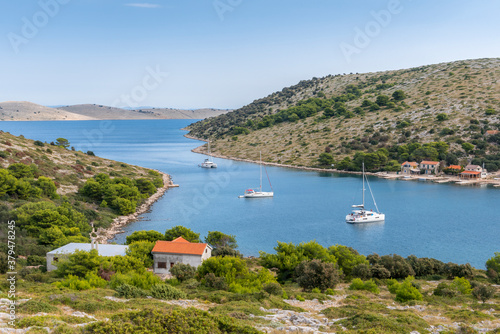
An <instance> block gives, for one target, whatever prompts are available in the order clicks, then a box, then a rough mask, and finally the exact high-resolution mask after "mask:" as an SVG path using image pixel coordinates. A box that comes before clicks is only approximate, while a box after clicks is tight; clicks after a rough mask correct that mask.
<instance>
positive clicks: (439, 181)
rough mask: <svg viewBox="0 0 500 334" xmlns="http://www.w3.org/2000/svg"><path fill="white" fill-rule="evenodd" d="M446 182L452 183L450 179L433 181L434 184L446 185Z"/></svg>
mask: <svg viewBox="0 0 500 334" xmlns="http://www.w3.org/2000/svg"><path fill="white" fill-rule="evenodd" d="M448 182H452V180H451V179H437V180H434V183H448Z"/></svg>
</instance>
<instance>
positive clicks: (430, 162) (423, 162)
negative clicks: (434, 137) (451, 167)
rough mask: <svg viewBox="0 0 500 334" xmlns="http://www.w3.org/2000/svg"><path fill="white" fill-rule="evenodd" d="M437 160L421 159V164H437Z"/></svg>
mask: <svg viewBox="0 0 500 334" xmlns="http://www.w3.org/2000/svg"><path fill="white" fill-rule="evenodd" d="M438 163H439V162H437V161H422V162H421V164H424V165H437V164H438Z"/></svg>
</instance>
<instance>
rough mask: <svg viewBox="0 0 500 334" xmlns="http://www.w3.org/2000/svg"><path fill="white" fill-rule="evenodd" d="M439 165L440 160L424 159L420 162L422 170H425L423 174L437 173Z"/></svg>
mask: <svg viewBox="0 0 500 334" xmlns="http://www.w3.org/2000/svg"><path fill="white" fill-rule="evenodd" d="M438 167H439V162H437V161H426V160H424V161H422V162H421V163H420V170H423V171H424V172H423V174H426V175H427V174H437V172H438Z"/></svg>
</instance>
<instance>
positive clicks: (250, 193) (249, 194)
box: [239, 152, 274, 198]
mask: <svg viewBox="0 0 500 334" xmlns="http://www.w3.org/2000/svg"><path fill="white" fill-rule="evenodd" d="M259 154H260V186H259V190H258V191H256V190H255V189H250V188H249V189H246V190H245V194H244V195H241V196H239V197H240V198H264V197H274V192H273V191H262V152H259ZM266 173H267V172H266ZM268 179H269V177H268ZM269 186H271V190H273V187H272V185H271V181H269Z"/></svg>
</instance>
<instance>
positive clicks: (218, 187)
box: [0, 120, 500, 268]
mask: <svg viewBox="0 0 500 334" xmlns="http://www.w3.org/2000/svg"><path fill="white" fill-rule="evenodd" d="M191 122H193V120H139V121H138V120H120V121H42V122H40V121H37V122H1V123H0V129H1V130H3V131H8V132H11V133H12V134H14V135H21V134H22V135H24V136H25V137H26V138H31V139H38V140H42V141H47V142H51V141H55V140H56V139H57V138H58V137H63V138H66V139H68V140H69V141H70V143H71V146H74V147H75V148H76V149H77V150H80V149H81V150H83V151H84V152H86V151H87V150H90V151H93V152H94V153H95V154H96V155H97V156H100V157H103V158H108V159H113V160H117V161H121V162H126V163H129V164H135V165H140V166H144V167H148V168H154V169H158V170H161V171H163V172H166V173H168V174H170V175H171V176H172V179H173V181H174V183H176V184H179V186H180V187H179V188H172V189H169V190H168V191H167V192H166V193H165V195H164V196H163V197H162V198H161V199H160V200H159V201H157V202H156V203H155V204H154V205H153V206H152V207H151V209H150V210H149V212H147V213H145V214H143V215H142V217H141V218H140V219H139V220H138V221H136V222H133V223H131V224H130V225H128V226H126V227H125V229H124V233H123V234H120V235H118V236H117V237H116V238H115V240H114V241H116V242H118V243H123V242H124V241H125V237H126V236H127V235H129V234H130V233H132V232H133V231H137V230H157V231H160V232H164V231H165V230H167V229H169V228H171V227H173V226H176V225H183V226H186V227H188V228H190V229H192V230H193V231H195V232H199V233H200V234H201V237H202V239H203V238H204V236H206V234H207V233H208V231H221V232H224V233H226V234H232V235H235V236H236V239H237V242H238V245H239V250H240V251H241V252H242V253H243V254H244V255H247V256H248V255H254V256H258V254H259V251H265V252H273V251H274V250H273V247H275V246H276V245H277V242H278V241H280V242H287V243H288V242H293V243H295V244H298V243H300V242H308V241H310V240H316V241H317V242H318V243H320V244H321V245H323V246H327V247H328V246H330V245H334V244H341V245H346V246H350V247H353V248H354V249H357V250H358V251H359V252H360V253H362V254H365V255H368V254H371V253H378V254H380V255H384V254H399V255H402V256H405V257H406V256H408V255H411V254H414V255H416V256H418V257H433V258H436V259H439V260H441V261H444V262H449V261H451V262H455V263H471V264H472V265H473V266H474V267H477V268H484V267H485V262H486V260H487V259H488V258H490V257H492V256H493V255H494V252H498V251H500V218H499V217H498V212H497V208H498V204H499V203H500V189H494V188H491V187H471V186H466V187H464V186H457V185H453V184H435V183H432V182H429V181H428V182H420V181H401V180H399V181H398V180H385V179H379V178H376V177H369V180H370V185H371V188H372V190H373V194H374V196H375V199H376V201H377V205H378V207H379V209H380V211H381V212H383V213H385V215H386V221H385V222H383V223H371V224H362V225H351V224H347V223H345V216H346V214H348V213H350V211H351V205H353V204H360V203H361V200H362V199H361V188H362V185H361V177H360V176H356V175H346V174H332V173H326V172H313V171H304V170H299V169H291V168H279V167H270V166H267V167H266V168H265V169H264V171H263V175H264V176H263V188H264V191H270V190H271V187H270V185H269V182H268V180H267V175H269V180H270V181H271V185H272V189H273V190H274V198H261V199H243V198H238V196H239V195H242V194H243V192H244V190H245V189H247V188H255V187H258V186H259V165H258V164H252V163H244V162H238V161H232V160H224V159H218V158H215V159H214V161H215V162H216V163H217V165H218V168H216V169H208V170H207V169H203V168H200V167H198V165H199V164H200V163H201V162H202V161H203V160H204V158H205V156H203V155H200V154H196V153H192V152H191V150H192V149H193V148H195V147H197V146H200V145H202V144H204V142H201V141H197V140H192V139H188V138H185V137H184V136H183V135H184V134H185V133H187V131H183V130H181V128H184V127H185V126H187V125H189V124H190V123H191ZM318 154H319V152H318ZM264 159H265V157H264ZM266 171H267V175H266ZM366 202H367V205H366V206H367V208H369V209H370V208H374V206H373V203H372V202H371V196H370V195H369V192H368V191H367V192H366Z"/></svg>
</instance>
